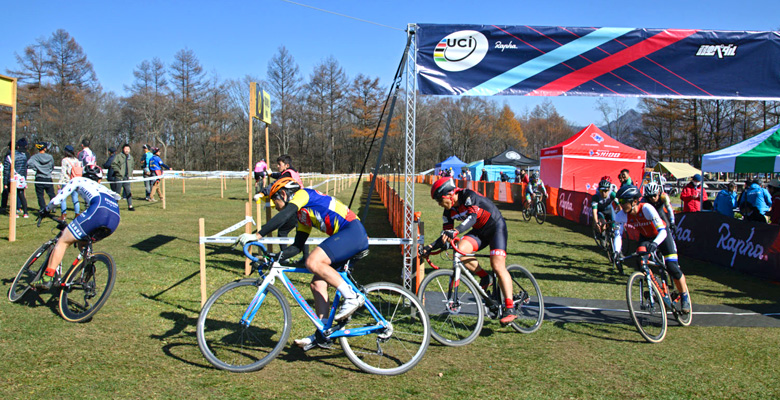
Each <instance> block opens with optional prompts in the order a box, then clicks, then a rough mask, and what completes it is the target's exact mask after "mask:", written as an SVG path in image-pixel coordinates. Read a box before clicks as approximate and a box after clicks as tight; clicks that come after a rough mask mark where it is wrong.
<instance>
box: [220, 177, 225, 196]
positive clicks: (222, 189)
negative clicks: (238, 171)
mask: <svg viewBox="0 0 780 400" xmlns="http://www.w3.org/2000/svg"><path fill="white" fill-rule="evenodd" d="M219 197H220V198H221V199H224V198H225V176H224V175H222V174H219Z"/></svg>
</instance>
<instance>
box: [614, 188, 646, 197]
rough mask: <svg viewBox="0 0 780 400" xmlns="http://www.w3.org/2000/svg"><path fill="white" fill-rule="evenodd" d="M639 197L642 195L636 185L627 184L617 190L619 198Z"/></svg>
mask: <svg viewBox="0 0 780 400" xmlns="http://www.w3.org/2000/svg"><path fill="white" fill-rule="evenodd" d="M639 197H641V194H640V193H639V188H637V187H636V186H634V185H625V186H623V187H621V188H620V189H618V192H617V198H618V200H636V199H638V198H639Z"/></svg>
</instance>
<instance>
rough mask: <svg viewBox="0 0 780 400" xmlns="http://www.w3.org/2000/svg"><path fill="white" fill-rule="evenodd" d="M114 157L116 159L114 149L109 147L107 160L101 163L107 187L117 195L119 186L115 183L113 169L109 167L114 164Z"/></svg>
mask: <svg viewBox="0 0 780 400" xmlns="http://www.w3.org/2000/svg"><path fill="white" fill-rule="evenodd" d="M114 157H116V147H109V148H108V159H107V160H106V162H104V163H103V170H105V171H106V175H107V176H108V185H109V186H111V190H112V191H114V192H116V193H119V184H118V183H115V182H116V178H115V177H114V168H113V166H112V165H111V164H113V163H114Z"/></svg>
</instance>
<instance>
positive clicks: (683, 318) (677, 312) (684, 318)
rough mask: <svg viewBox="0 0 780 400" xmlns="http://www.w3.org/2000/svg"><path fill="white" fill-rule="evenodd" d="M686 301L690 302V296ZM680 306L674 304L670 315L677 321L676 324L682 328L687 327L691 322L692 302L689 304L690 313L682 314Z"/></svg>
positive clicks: (678, 302)
mask: <svg viewBox="0 0 780 400" xmlns="http://www.w3.org/2000/svg"><path fill="white" fill-rule="evenodd" d="M688 300H690V294H688ZM681 305H682V304H681V303H680V301H679V297H678V301H677V302H675V304H674V307H673V308H674V310H673V312H672V314H673V315H674V319H676V320H677V322H678V323H679V324H680V325H682V326H688V325H690V324H691V321H692V320H693V302H691V312H687V313H684V312H682V309H681V308H680V306H681Z"/></svg>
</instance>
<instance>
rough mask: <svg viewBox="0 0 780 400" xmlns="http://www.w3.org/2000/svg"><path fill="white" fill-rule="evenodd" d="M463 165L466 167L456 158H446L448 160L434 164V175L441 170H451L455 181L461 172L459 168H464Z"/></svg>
mask: <svg viewBox="0 0 780 400" xmlns="http://www.w3.org/2000/svg"><path fill="white" fill-rule="evenodd" d="M465 165H466V163H464V162H463V161H461V160H460V159H459V158H458V156H452V157H450V158H448V159H446V160H444V161H442V162H440V163H438V164H436V170H435V173H436V175H439V171H441V170H443V169H444V170H446V169H450V168H452V172H453V175H452V176H453V177H454V178H456V179H460V172H461V171H460V168H461V167H463V166H465Z"/></svg>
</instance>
